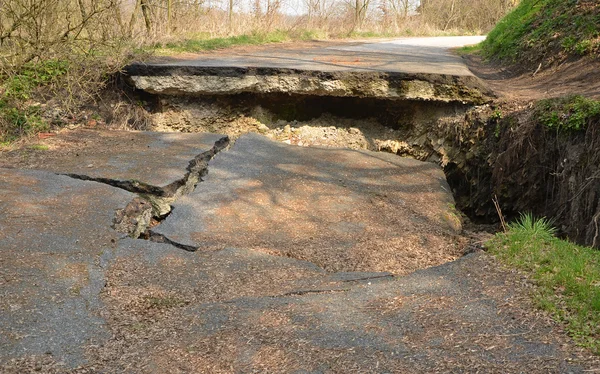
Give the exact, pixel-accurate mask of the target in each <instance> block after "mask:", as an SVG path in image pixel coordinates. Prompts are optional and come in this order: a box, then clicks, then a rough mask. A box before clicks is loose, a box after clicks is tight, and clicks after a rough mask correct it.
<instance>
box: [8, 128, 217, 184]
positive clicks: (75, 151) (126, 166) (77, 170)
mask: <svg viewBox="0 0 600 374" xmlns="http://www.w3.org/2000/svg"><path fill="white" fill-rule="evenodd" d="M45 144H46V145H47V146H48V147H49V149H48V150H45V151H40V152H37V157H32V158H31V159H29V160H24V161H22V162H19V166H25V167H27V168H32V169H37V170H46V171H52V172H54V173H58V174H68V175H71V176H73V177H78V178H80V179H87V180H95V181H99V182H102V183H107V184H113V185H115V186H116V187H120V188H124V189H127V190H130V191H133V192H139V193H150V194H156V195H163V196H172V195H174V194H175V193H176V190H177V189H178V188H179V187H181V186H182V185H185V183H186V177H188V176H189V175H188V173H189V168H190V167H191V166H193V161H194V160H195V159H196V158H197V157H198V156H200V155H202V154H203V153H207V152H210V151H211V150H214V151H215V152H218V151H219V150H221V149H223V148H224V147H225V146H226V145H227V140H226V135H220V134H210V133H175V132H172V133H164V132H132V131H98V130H86V129H78V130H75V131H63V132H61V133H59V134H58V136H56V137H52V138H50V139H47V140H46V141H45ZM10 161H11V160H10V155H9V157H7V160H6V161H4V162H0V167H2V166H4V167H7V166H11V165H10V164H9V163H10ZM23 164H24V165H23Z"/></svg>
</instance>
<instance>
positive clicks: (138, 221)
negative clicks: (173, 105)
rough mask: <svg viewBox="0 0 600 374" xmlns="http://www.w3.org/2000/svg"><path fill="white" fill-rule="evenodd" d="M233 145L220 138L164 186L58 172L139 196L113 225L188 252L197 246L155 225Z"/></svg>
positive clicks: (121, 210) (169, 212)
mask: <svg viewBox="0 0 600 374" xmlns="http://www.w3.org/2000/svg"><path fill="white" fill-rule="evenodd" d="M229 146H230V139H229V137H228V136H224V137H222V138H221V139H219V140H217V141H216V142H215V143H214V145H213V147H212V148H211V149H209V150H208V151H205V152H202V153H200V154H198V155H197V156H196V157H194V158H193V159H192V160H191V161H190V162H189V164H188V166H187V167H186V173H185V175H184V176H183V177H182V178H180V179H178V180H176V181H174V182H172V183H170V184H168V185H166V186H164V187H159V186H153V185H150V184H147V183H144V182H141V181H137V180H117V179H110V178H101V177H90V176H87V175H81V174H68V173H64V174H59V175H65V176H68V177H71V178H74V179H79V180H84V181H93V182H98V183H103V184H107V185H109V186H112V187H116V188H120V189H123V190H126V191H128V192H131V193H135V194H137V195H138V196H137V197H135V198H134V199H133V200H131V201H130V202H129V203H128V204H127V206H125V207H124V208H123V209H118V210H117V211H116V212H115V216H114V219H113V223H112V228H113V229H115V230H116V231H117V232H120V233H123V234H127V236H129V237H131V238H133V239H143V240H149V241H152V242H156V243H164V244H169V245H172V246H174V247H176V248H179V249H183V250H185V251H188V252H194V251H196V250H197V249H198V248H197V247H193V246H189V245H185V244H181V243H177V242H176V241H173V240H171V239H169V238H167V237H166V236H164V235H162V234H158V233H156V232H154V231H153V230H152V228H154V227H156V226H158V225H160V223H161V222H162V221H163V220H165V219H166V218H167V217H168V216H169V215H170V214H171V211H172V204H173V203H174V202H175V201H177V200H178V199H179V198H180V197H182V196H184V195H187V194H189V193H191V192H193V191H194V190H195V189H196V186H197V185H198V183H200V182H202V178H203V177H204V176H205V175H206V174H207V173H208V163H209V162H210V160H212V159H213V157H215V156H216V155H217V154H218V153H219V152H221V151H222V150H224V149H226V148H228V147H229Z"/></svg>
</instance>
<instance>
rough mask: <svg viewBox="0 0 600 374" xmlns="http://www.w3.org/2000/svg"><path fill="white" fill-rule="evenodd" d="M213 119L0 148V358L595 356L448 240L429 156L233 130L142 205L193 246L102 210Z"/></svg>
mask: <svg viewBox="0 0 600 374" xmlns="http://www.w3.org/2000/svg"><path fill="white" fill-rule="evenodd" d="M61 137H63V139H61ZM222 138H223V137H222V136H218V135H207V134H166V133H120V134H119V133H115V132H110V133H108V132H102V131H83V130H78V131H75V132H67V133H63V134H62V135H59V136H57V137H56V139H53V140H50V142H53V141H54V142H55V143H54V144H57V146H56V147H50V149H49V150H47V151H39V152H40V153H39V154H38V153H36V152H37V151H32V153H31V154H30V155H28V156H27V159H24V160H23V162H22V163H21V164H17V165H12V166H16V167H11V168H9V167H7V166H9V165H3V164H2V163H1V162H0V165H2V167H0V211H1V215H0V286H1V287H0V292H1V296H2V297H1V298H0V371H1V372H7V373H24V372H30V371H31V372H48V373H61V372H74V373H97V372H104V373H116V372H127V373H192V372H194V373H255V372H261V373H279V372H281V373H337V372H340V373H341V372H357V373H391V372H394V373H423V372H432V373H433V372H473V373H474V372H484V373H492V372H497V373H521V372H530V373H567V372H572V373H583V372H586V371H587V370H593V369H596V368H598V366H597V365H598V362H597V360H595V359H594V358H593V357H590V355H589V354H587V353H586V351H585V350H582V349H579V348H576V347H575V346H574V345H573V344H572V342H571V341H570V340H569V339H568V337H567V335H566V334H565V332H564V331H562V330H561V328H560V326H559V325H556V324H554V323H553V322H552V321H551V320H550V319H549V318H548V317H547V316H545V315H544V314H543V313H539V312H536V311H535V309H534V308H533V307H532V305H531V302H530V299H529V298H528V297H527V292H528V290H529V289H530V287H531V285H530V284H529V283H528V281H527V280H526V279H524V278H523V277H521V276H520V275H519V274H517V273H514V272H511V271H509V270H506V269H502V268H501V267H500V266H498V264H497V263H496V262H495V260H494V259H493V258H492V257H490V256H488V255H487V254H485V253H476V254H470V255H467V256H462V251H463V250H464V247H465V245H466V244H467V243H466V242H465V239H464V238H463V237H462V236H461V224H460V220H459V219H458V217H457V216H456V212H454V211H453V204H452V203H453V200H452V195H451V194H450V192H449V188H448V186H447V184H446V182H445V179H444V175H443V173H442V171H441V170H440V169H439V168H438V167H436V166H435V165H433V164H428V163H423V162H418V161H414V160H409V159H402V158H399V157H397V156H393V155H387V154H381V153H372V152H366V151H351V150H347V149H325V148H302V147H296V146H291V145H285V144H280V143H275V142H273V141H270V140H268V139H267V138H265V137H262V136H259V135H244V136H242V137H240V139H238V141H237V142H236V143H235V144H233V145H230V148H229V149H222V150H220V151H219V152H218V153H217V154H216V156H214V158H213V159H212V160H211V161H210V162H208V169H207V170H204V169H202V170H200V169H199V170H197V171H196V172H197V173H198V175H197V177H198V178H199V179H197V180H194V179H191V180H193V181H194V183H196V182H197V183H198V185H197V187H196V188H192V189H189V190H185V191H183V192H182V193H181V194H179V195H178V196H175V197H174V199H173V200H172V201H170V204H171V205H172V206H173V210H172V212H171V213H170V214H169V215H167V216H166V217H154V221H152V222H149V223H148V225H149V227H148V229H149V230H152V232H155V233H158V234H160V235H162V236H163V237H165V238H168V239H169V241H171V242H173V243H179V244H182V245H189V246H193V247H195V248H197V250H196V251H194V252H190V251H185V250H182V249H181V248H177V247H176V246H174V245H170V244H168V243H157V242H153V241H152V240H143V239H134V238H131V237H129V236H127V235H125V234H123V233H119V232H117V231H115V230H114V229H113V228H112V227H111V226H112V225H113V224H114V222H113V221H114V219H115V214H116V212H117V211H119V210H122V209H124V208H125V207H126V206H127V205H128V204H129V203H130V202H132V201H133V200H134V199H136V198H137V199H139V198H144V194H139V195H138V194H136V193H134V192H130V191H127V190H124V189H123V188H118V187H115V186H113V185H111V183H106V182H107V181H108V180H113V181H114V180H119V181H130V182H132V181H138V182H144V183H146V184H148V185H153V186H158V187H164V186H167V185H170V184H171V183H173V182H175V181H177V180H181V178H189V177H190V176H189V175H188V174H189V172H190V169H189V165H190V162H191V161H192V160H194V159H195V158H196V157H197V156H198V155H201V154H203V153H204V152H206V151H207V150H210V149H211V148H213V147H214V146H215V144H216V143H217V142H218V141H219V140H220V139H222ZM66 140H69V142H70V144H71V146H70V147H62V148H61V147H60V146H59V145H60V144H61V141H66ZM115 149H119V152H115V151H114V150H115ZM121 150H122V152H121ZM124 158H125V160H126V162H124V163H123V164H122V160H123V159H124ZM89 165H92V166H89ZM114 165H122V167H115V166H114ZM206 171H207V174H206ZM65 173H66V174H78V175H80V176H81V175H87V176H89V177H90V178H94V179H95V180H81V179H76V178H71V177H69V176H67V175H62V174H65ZM102 181H104V183H100V182H102ZM129 218H131V219H134V220H135V219H137V218H136V217H135V216H132V217H129ZM149 237H150V238H152V236H149Z"/></svg>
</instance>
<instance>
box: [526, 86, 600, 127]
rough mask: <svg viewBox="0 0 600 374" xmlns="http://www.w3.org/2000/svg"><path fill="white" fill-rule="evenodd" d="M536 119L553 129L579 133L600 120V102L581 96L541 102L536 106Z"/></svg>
mask: <svg viewBox="0 0 600 374" xmlns="http://www.w3.org/2000/svg"><path fill="white" fill-rule="evenodd" d="M534 115H535V117H536V119H537V120H538V121H539V122H540V123H542V124H544V125H546V126H548V127H549V128H552V129H557V130H564V131H577V130H582V129H585V128H586V127H587V125H588V124H590V123H591V122H592V121H594V120H597V119H600V101H597V100H593V99H588V98H585V97H583V96H580V95H575V96H568V97H562V98H557V99H546V100H541V101H539V102H538V103H537V104H536V108H535V114H534Z"/></svg>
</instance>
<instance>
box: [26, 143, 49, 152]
mask: <svg viewBox="0 0 600 374" xmlns="http://www.w3.org/2000/svg"><path fill="white" fill-rule="evenodd" d="M29 149H33V150H34V151H47V150H49V149H50V148H49V147H48V146H47V145H45V144H32V145H30V146H29Z"/></svg>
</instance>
